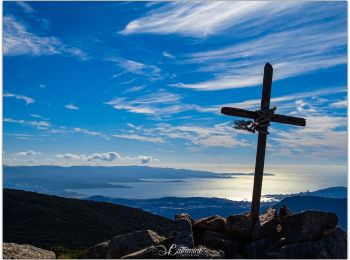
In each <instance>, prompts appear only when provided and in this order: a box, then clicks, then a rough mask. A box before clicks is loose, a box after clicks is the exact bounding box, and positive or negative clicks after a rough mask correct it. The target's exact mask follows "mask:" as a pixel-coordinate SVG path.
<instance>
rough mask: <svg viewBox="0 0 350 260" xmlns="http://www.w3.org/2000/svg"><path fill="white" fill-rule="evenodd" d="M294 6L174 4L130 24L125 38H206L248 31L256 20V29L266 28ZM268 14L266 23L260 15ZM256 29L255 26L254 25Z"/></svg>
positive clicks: (230, 3)
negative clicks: (271, 19)
mask: <svg viewBox="0 0 350 260" xmlns="http://www.w3.org/2000/svg"><path fill="white" fill-rule="evenodd" d="M290 6H291V4H287V3H284V5H279V4H278V3H274V4H271V3H268V2H231V1H219V2H173V3H167V4H164V5H163V6H161V7H159V8H157V9H154V10H152V11H150V12H149V13H147V14H146V15H145V16H144V17H141V18H138V19H136V20H134V21H132V22H130V23H129V24H128V25H127V26H126V27H125V29H124V30H122V31H121V32H120V33H122V34H133V33H156V34H173V33H176V34H182V35H186V36H194V37H206V36H208V35H212V34H217V33H220V32H222V31H223V30H225V29H227V28H230V27H245V28H247V27H248V26H247V24H246V23H247V22H248V21H249V20H250V19H252V18H254V19H256V21H255V22H254V26H257V25H260V24H265V23H266V21H264V20H263V19H265V20H269V19H268V18H267V17H269V16H276V15H279V13H280V12H282V11H283V10H285V9H287V8H290ZM261 13H265V14H268V15H264V18H263V19H257V17H259V16H258V14H261ZM251 26H253V25H251Z"/></svg>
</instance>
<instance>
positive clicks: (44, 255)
mask: <svg viewBox="0 0 350 260" xmlns="http://www.w3.org/2000/svg"><path fill="white" fill-rule="evenodd" d="M2 250H3V258H4V259H56V254H55V253H54V252H52V251H48V250H44V249H41V248H38V247H35V246H32V245H27V244H24V245H19V244H16V243H3V247H2Z"/></svg>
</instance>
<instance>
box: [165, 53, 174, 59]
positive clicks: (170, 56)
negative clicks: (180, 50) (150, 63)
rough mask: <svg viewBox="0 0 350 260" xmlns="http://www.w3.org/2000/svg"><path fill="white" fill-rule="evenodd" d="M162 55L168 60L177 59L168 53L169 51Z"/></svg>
mask: <svg viewBox="0 0 350 260" xmlns="http://www.w3.org/2000/svg"><path fill="white" fill-rule="evenodd" d="M162 55H163V56H164V57H166V58H169V59H175V56H174V55H172V54H171V53H170V52H167V51H163V52H162Z"/></svg>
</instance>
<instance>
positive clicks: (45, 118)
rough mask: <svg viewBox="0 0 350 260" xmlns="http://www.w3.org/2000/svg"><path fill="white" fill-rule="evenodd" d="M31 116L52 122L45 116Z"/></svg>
mask: <svg viewBox="0 0 350 260" xmlns="http://www.w3.org/2000/svg"><path fill="white" fill-rule="evenodd" d="M29 116H31V117H34V118H39V119H42V120H46V121H48V120H50V119H48V118H47V117H44V116H41V115H37V114H29Z"/></svg>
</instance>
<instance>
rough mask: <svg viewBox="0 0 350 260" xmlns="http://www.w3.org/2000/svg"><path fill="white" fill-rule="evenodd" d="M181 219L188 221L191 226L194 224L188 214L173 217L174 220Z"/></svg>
mask: <svg viewBox="0 0 350 260" xmlns="http://www.w3.org/2000/svg"><path fill="white" fill-rule="evenodd" d="M181 218H185V219H188V220H189V221H190V222H191V225H193V224H194V220H193V218H192V217H191V216H190V215H189V214H186V213H181V214H176V215H175V219H181Z"/></svg>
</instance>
